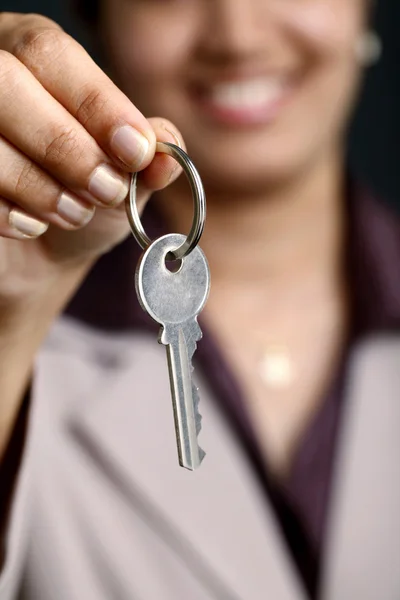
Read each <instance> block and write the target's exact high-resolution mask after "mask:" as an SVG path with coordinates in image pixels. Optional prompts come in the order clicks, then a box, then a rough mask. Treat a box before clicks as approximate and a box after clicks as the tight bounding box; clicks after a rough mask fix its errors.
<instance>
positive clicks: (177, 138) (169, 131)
mask: <svg viewBox="0 0 400 600" xmlns="http://www.w3.org/2000/svg"><path fill="white" fill-rule="evenodd" d="M163 129H165V131H166V132H167V133H169V134H170V135H172V137H173V138H174V140H175V144H176V145H177V146H179V148H182V143H181V140H180V139H179V137H178V136H177V134H176V133H175V131H172V129H168V127H166V126H165V125H164V124H163Z"/></svg>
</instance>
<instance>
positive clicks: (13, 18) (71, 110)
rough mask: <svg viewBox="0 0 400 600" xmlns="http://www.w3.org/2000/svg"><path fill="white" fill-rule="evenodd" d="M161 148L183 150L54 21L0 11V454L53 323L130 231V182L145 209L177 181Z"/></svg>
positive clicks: (167, 127) (172, 130) (165, 125)
mask: <svg viewBox="0 0 400 600" xmlns="http://www.w3.org/2000/svg"><path fill="white" fill-rule="evenodd" d="M156 140H159V141H166V142H173V143H177V142H178V143H179V144H180V145H181V146H182V147H184V144H183V141H182V139H181V136H180V133H179V131H178V130H177V129H176V127H175V126H174V125H173V124H172V123H171V122H170V121H168V120H166V119H162V118H150V119H146V118H145V117H144V116H143V115H142V114H141V112H140V111H139V110H138V109H137V108H136V107H135V106H134V105H133V104H132V102H131V101H130V100H129V99H128V97H127V96H126V95H125V94H124V93H122V92H121V91H120V90H119V89H118V87H117V86H116V85H115V84H114V83H113V82H112V81H111V80H110V79H109V77H108V76H107V75H106V74H105V73H103V72H102V70H101V69H100V68H99V67H98V66H97V65H96V64H95V63H94V62H93V60H92V59H91V58H90V56H89V55H88V54H87V53H86V51H85V50H84V49H83V48H82V46H80V45H79V44H78V43H77V42H76V41H75V40H74V39H72V38H71V37H70V36H69V35H67V34H66V33H65V32H64V31H63V30H62V29H61V28H60V27H59V26H58V25H57V24H56V23H54V22H52V21H51V20H49V19H47V18H45V17H42V16H39V15H20V14H14V13H0V163H1V165H2V168H1V170H0V389H1V405H0V454H1V451H2V447H4V446H5V442H6V440H7V438H8V434H9V431H10V429H11V426H12V423H13V421H14V418H15V415H16V411H17V407H18V401H19V400H20V398H21V397H22V395H23V392H24V389H25V387H26V384H27V381H28V378H29V376H30V373H31V368H32V363H33V358H34V356H35V354H36V352H37V349H38V347H39V346H40V344H41V342H42V340H43V337H44V336H45V334H46V332H47V330H48V327H49V325H50V324H51V322H52V321H53V319H54V318H55V317H56V316H57V314H58V313H59V312H60V311H61V310H62V308H63V306H64V305H65V304H66V302H67V301H68V300H69V298H70V297H71V295H72V294H73V293H74V291H75V289H76V288H77V286H78V285H79V283H80V282H81V280H82V278H83V277H84V276H85V274H86V273H87V271H88V269H90V267H91V266H92V265H93V263H94V262H95V261H96V260H97V259H98V258H99V257H100V256H101V255H102V254H104V253H105V252H108V251H109V250H110V249H111V248H112V247H113V246H115V245H116V244H118V243H119V242H121V241H122V240H123V239H124V238H125V237H126V236H127V235H128V233H129V226H128V221H127V217H126V213H125V208H124V199H125V197H126V195H127V193H128V186H129V173H130V172H133V171H141V173H140V176H139V185H138V206H139V209H140V211H141V210H142V209H143V207H144V205H145V203H146V201H147V200H148V198H149V197H150V195H151V193H152V192H153V191H154V190H159V189H162V188H164V187H165V186H167V185H168V184H169V183H171V182H172V181H174V180H175V179H176V178H177V177H178V176H179V174H180V171H181V170H180V167H179V166H178V165H177V163H176V162H175V161H174V160H173V159H172V158H170V157H167V156H165V155H162V154H155V145H156Z"/></svg>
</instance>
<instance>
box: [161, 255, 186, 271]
mask: <svg viewBox="0 0 400 600" xmlns="http://www.w3.org/2000/svg"><path fill="white" fill-rule="evenodd" d="M182 264H183V261H182V259H176V258H175V256H174V255H173V254H172V252H168V254H167V255H166V256H165V266H166V268H167V269H168V271H170V273H179V271H180V270H181V268H182Z"/></svg>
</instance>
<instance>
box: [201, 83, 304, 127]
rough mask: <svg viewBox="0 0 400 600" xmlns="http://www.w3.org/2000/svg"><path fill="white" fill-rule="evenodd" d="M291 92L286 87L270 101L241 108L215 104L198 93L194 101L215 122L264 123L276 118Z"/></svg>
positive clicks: (232, 123)
mask: <svg viewBox="0 0 400 600" xmlns="http://www.w3.org/2000/svg"><path fill="white" fill-rule="evenodd" d="M291 94H292V90H291V89H289V88H288V89H287V90H285V91H282V94H281V95H280V96H279V97H278V98H276V100H274V101H272V102H271V101H268V102H266V103H265V104H259V105H257V106H245V107H243V108H240V107H235V108H233V107H223V106H221V105H219V104H215V103H214V102H213V101H212V100H211V98H207V97H205V96H200V95H196V97H195V101H196V104H197V105H198V106H199V107H200V109H201V110H202V112H203V113H204V114H206V115H207V116H208V117H209V118H211V119H212V120H213V121H214V122H215V123H219V124H221V125H236V126H249V125H266V124H269V123H272V122H273V121H275V120H276V119H277V117H278V116H279V114H280V112H281V110H282V108H283V107H284V106H285V104H286V103H287V101H288V100H289V98H290V96H291Z"/></svg>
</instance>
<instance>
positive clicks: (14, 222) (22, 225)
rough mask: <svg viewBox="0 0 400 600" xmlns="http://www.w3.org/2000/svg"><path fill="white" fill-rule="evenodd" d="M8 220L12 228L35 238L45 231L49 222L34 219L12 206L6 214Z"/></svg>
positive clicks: (25, 235)
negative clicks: (7, 214)
mask: <svg viewBox="0 0 400 600" xmlns="http://www.w3.org/2000/svg"><path fill="white" fill-rule="evenodd" d="M8 222H9V224H10V225H11V227H12V228H13V229H16V230H17V231H18V233H21V234H22V235H23V236H24V237H27V238H36V237H39V236H40V235H42V234H43V233H44V232H45V231H47V229H48V227H49V224H48V223H44V222H43V221H39V219H35V217H31V216H30V215H27V214H26V213H24V212H22V211H21V210H18V209H17V208H13V209H12V210H11V211H10V214H9V216H8Z"/></svg>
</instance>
